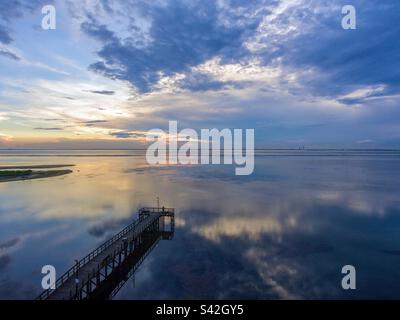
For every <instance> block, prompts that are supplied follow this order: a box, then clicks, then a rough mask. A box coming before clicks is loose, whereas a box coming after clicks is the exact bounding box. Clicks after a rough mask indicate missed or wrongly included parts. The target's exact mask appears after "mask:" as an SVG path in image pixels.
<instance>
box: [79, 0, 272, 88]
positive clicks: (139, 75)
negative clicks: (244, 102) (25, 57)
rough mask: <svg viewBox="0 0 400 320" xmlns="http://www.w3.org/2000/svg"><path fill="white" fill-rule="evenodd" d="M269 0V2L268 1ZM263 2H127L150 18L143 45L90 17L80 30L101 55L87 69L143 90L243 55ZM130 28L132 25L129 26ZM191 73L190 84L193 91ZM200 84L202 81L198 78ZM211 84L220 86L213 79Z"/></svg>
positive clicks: (130, 6)
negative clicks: (97, 44) (98, 47)
mask: <svg viewBox="0 0 400 320" xmlns="http://www.w3.org/2000/svg"><path fill="white" fill-rule="evenodd" d="M270 3H271V1H270ZM264 6H265V2H263V1H259V2H250V3H249V2H246V6H245V2H243V3H241V2H240V1H234V2H232V3H230V6H229V7H224V6H219V5H218V4H217V3H214V2H204V1H190V2H189V1H171V2H168V3H166V4H165V5H158V4H144V3H141V2H135V1H131V2H128V3H127V4H126V10H134V11H136V12H140V13H141V14H142V15H143V16H144V17H146V18H147V19H149V20H151V21H152V25H151V28H150V30H149V33H148V37H149V38H150V39H151V41H150V42H149V43H148V44H146V45H144V46H143V43H142V42H140V43H136V42H135V41H132V40H131V39H130V38H123V39H122V38H120V37H119V35H118V34H115V33H114V32H113V31H111V30H110V29H109V28H108V27H107V26H106V25H104V24H102V23H101V22H98V21H97V20H96V19H95V18H94V17H93V16H92V15H89V16H88V20H87V21H86V22H84V23H82V26H81V28H82V31H84V32H86V33H87V34H88V35H90V36H92V37H94V38H96V39H97V40H99V41H100V42H101V43H103V47H102V49H101V50H100V51H99V52H98V55H99V57H100V58H101V59H102V60H101V61H98V62H96V63H93V64H92V65H91V66H90V68H91V70H94V71H96V72H99V73H102V74H104V75H106V76H108V77H110V78H113V79H122V80H128V81H130V82H131V83H132V84H133V85H134V86H135V87H136V88H137V89H138V90H139V91H141V92H148V91H150V90H151V88H152V86H154V85H155V84H156V83H157V82H158V81H159V80H160V79H161V78H162V77H164V76H172V75H174V74H177V73H190V68H191V67H193V66H197V65H199V64H201V63H203V62H205V61H207V60H208V59H211V58H213V57H215V56H220V57H222V58H224V59H226V60H227V61H230V60H231V59H232V58H238V57H240V56H241V55H243V54H244V51H243V50H244V48H243V47H242V44H243V41H244V40H245V39H246V37H247V36H248V34H249V33H251V32H254V31H255V30H256V28H257V25H258V23H259V22H260V21H261V18H262V13H263V12H265V11H267V8H268V6H267V7H264ZM133 28H134V27H133ZM196 79H197V78H196V77H192V78H191V81H190V82H191V83H190V85H189V86H190V88H191V89H196V85H195V80H196ZM199 80H200V87H204V86H205V84H204V81H203V80H204V79H203V78H200V79H199ZM210 86H212V87H217V88H220V87H221V85H219V84H218V83H217V82H211V83H210Z"/></svg>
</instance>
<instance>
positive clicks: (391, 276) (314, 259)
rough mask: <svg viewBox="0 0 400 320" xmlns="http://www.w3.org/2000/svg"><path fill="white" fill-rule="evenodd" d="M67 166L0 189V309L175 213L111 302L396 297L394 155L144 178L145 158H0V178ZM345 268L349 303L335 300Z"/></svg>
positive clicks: (331, 153)
mask: <svg viewBox="0 0 400 320" xmlns="http://www.w3.org/2000/svg"><path fill="white" fill-rule="evenodd" d="M57 164H75V166H74V167H72V168H71V170H73V173H71V174H68V175H65V176H59V177H51V178H48V179H39V180H31V181H15V182H7V183H2V184H0V298H2V299H31V298H34V297H35V296H36V295H37V294H39V293H40V292H41V285H40V283H41V277H42V275H41V273H40V271H41V268H42V266H43V265H46V264H51V265H54V266H55V267H56V270H57V272H58V275H61V274H62V273H63V272H64V271H65V270H67V269H68V268H69V267H70V266H72V264H73V261H74V259H79V258H81V257H83V256H85V255H86V254H87V253H88V252H90V251H91V250H92V249H94V248H95V247H96V246H98V245H99V244H101V243H102V242H103V241H105V240H106V239H107V238H109V237H111V236H112V235H113V234H115V233H117V232H118V231H119V230H120V229H122V228H123V227H124V226H125V225H127V224H129V223H130V222H131V221H133V219H136V218H137V215H136V212H137V209H138V208H140V207H143V206H154V205H155V204H156V201H157V200H156V198H157V196H158V197H159V198H160V202H161V204H162V205H165V206H166V207H173V208H175V210H176V229H175V237H174V239H173V240H170V241H161V242H160V243H159V244H158V245H157V247H156V248H155V249H154V250H153V251H152V252H151V254H150V255H149V256H148V257H147V258H146V260H145V261H144V263H143V264H142V266H141V267H140V268H139V271H138V272H137V273H136V274H135V276H134V278H132V279H130V281H128V283H127V284H126V285H125V286H124V287H123V288H122V290H121V291H120V292H119V293H118V295H117V296H116V299H180V298H204V299H205V298H209V299H214V298H227V299H228V298H243V299H245V298H259V299H264V298H266V299H268V298H273V299H287V298H305V299H311V298H319V299H329V298H348V299H352V298H400V198H399V194H400V184H399V177H400V153H399V152H398V151H390V150H387V151H367V150H363V151H360V150H353V151H343V150H341V151H339V150H326V151H318V150H314V151H312V150H286V151H279V150H269V151H265V150H264V151H257V153H256V157H255V171H254V173H253V175H250V176H235V174H234V166H225V165H220V166H218V165H206V166H205V165H198V166H160V167H152V166H148V165H147V163H146V161H145V159H144V155H143V151H128V150H115V151H108V150H89V151H82V150H79V151H78V150H74V151H68V150H59V151H46V150H43V151H37V150H24V151H18V152H16V151H1V152H0V166H6V165H19V166H23V165H57ZM347 264H350V265H354V266H355V268H356V270H357V290H347V291H345V290H343V289H342V288H341V279H342V276H343V275H342V274H341V269H342V266H344V265H347Z"/></svg>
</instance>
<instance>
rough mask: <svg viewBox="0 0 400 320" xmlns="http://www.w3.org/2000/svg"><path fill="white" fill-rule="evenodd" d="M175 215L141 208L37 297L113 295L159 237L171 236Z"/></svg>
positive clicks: (69, 297)
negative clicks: (129, 222)
mask: <svg viewBox="0 0 400 320" xmlns="http://www.w3.org/2000/svg"><path fill="white" fill-rule="evenodd" d="M174 218H175V214H174V209H171V208H142V209H140V211H139V219H138V220H137V221H135V222H133V223H132V224H130V225H129V226H127V227H126V228H125V229H124V230H122V231H121V232H119V233H118V234H116V235H115V236H114V237H112V238H111V239H109V240H108V241H106V242H105V243H103V244H102V245H101V246H100V247H98V248H97V249H95V250H94V251H92V252H91V253H89V254H88V255H87V256H86V257H85V258H83V259H81V260H80V261H77V263H76V264H75V265H74V266H73V267H72V268H71V269H69V270H68V271H67V272H66V273H64V274H63V275H62V276H61V277H60V278H59V279H58V280H57V281H56V288H55V289H48V290H45V291H44V292H43V293H42V294H41V295H40V296H39V297H37V299H38V300H46V299H49V300H82V299H108V298H112V297H114V296H115V295H116V294H117V293H118V291H119V290H120V289H121V288H122V286H123V285H124V284H125V283H126V281H127V280H128V279H129V278H130V277H131V276H132V275H133V274H134V273H135V271H136V270H137V268H138V267H139V266H140V264H141V263H142V262H143V260H144V259H145V258H146V257H147V255H148V254H149V253H150V252H151V250H152V249H153V248H154V247H155V246H156V245H157V243H158V242H159V241H160V240H161V239H168V240H169V239H172V237H173V235H174V229H175V222H174V221H175V220H174ZM166 220H169V221H166ZM166 222H167V223H166ZM168 222H169V224H168Z"/></svg>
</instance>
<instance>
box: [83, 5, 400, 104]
mask: <svg viewBox="0 0 400 320" xmlns="http://www.w3.org/2000/svg"><path fill="white" fill-rule="evenodd" d="M101 3H102V5H103V8H104V10H105V11H106V12H110V13H112V12H114V11H113V10H112V8H111V5H110V4H111V3H110V2H108V1H102V2H101ZM276 4H277V1H265V2H252V1H250V2H249V1H246V2H244V1H228V2H227V5H226V6H224V7H222V8H221V7H217V4H216V3H214V2H204V1H195V2H190V3H189V2H185V1H172V2H168V3H167V4H166V5H165V6H157V5H154V4H144V3H142V2H135V1H129V2H128V4H127V7H126V8H131V9H132V10H133V9H135V10H136V12H140V13H141V15H142V16H143V17H145V18H148V19H149V20H150V21H151V22H152V25H151V28H150V30H149V35H148V36H149V38H150V39H151V41H150V42H149V43H148V44H147V45H144V46H138V45H137V44H136V43H135V42H134V41H125V40H127V39H123V38H120V35H119V34H116V33H114V32H113V31H111V30H110V29H109V28H108V27H107V26H106V25H105V24H103V23H101V22H99V21H97V20H96V19H95V18H94V17H92V16H90V15H88V16H87V21H85V22H84V23H82V25H81V29H82V30H83V31H84V32H85V33H86V34H88V35H89V36H91V37H93V38H96V39H97V40H99V41H100V42H101V43H102V45H103V46H102V48H101V49H100V50H99V51H98V56H99V57H100V60H99V61H97V62H95V63H93V64H91V65H90V69H91V70H93V71H95V72H98V73H101V74H103V75H105V76H107V77H110V78H112V79H122V80H127V81H129V82H131V83H132V84H133V85H134V86H135V87H136V88H137V89H138V90H139V91H141V92H148V91H151V90H152V89H153V86H154V84H155V83H156V82H157V81H158V80H159V79H160V77H162V76H163V75H167V76H168V75H174V74H176V73H184V74H185V75H186V78H185V79H184V80H183V81H182V82H181V83H180V84H181V86H182V87H183V88H186V89H189V90H191V91H198V90H200V91H205V90H219V89H222V88H224V87H226V86H229V85H232V83H224V82H220V81H218V80H215V79H212V78H210V77H208V76H206V75H201V74H200V75H199V74H192V71H191V67H194V66H197V65H199V64H201V63H203V62H204V61H206V60H208V59H210V58H214V57H219V58H220V59H221V63H222V64H224V63H227V62H241V61H246V60H247V59H250V58H252V57H256V58H259V59H261V60H262V61H263V64H264V65H270V64H272V63H274V62H276V61H277V59H278V60H279V61H281V62H282V63H283V66H284V67H286V68H287V69H288V70H291V71H294V72H296V71H298V70H313V71H314V72H313V73H312V78H308V77H307V76H300V78H299V81H300V82H302V83H303V84H304V87H306V88H307V90H311V91H312V93H313V94H315V95H317V96H328V97H334V98H337V97H338V96H340V95H344V94H346V93H349V92H352V91H354V90H356V89H358V88H360V87H363V86H374V85H384V86H385V92H386V93H385V94H382V95H391V94H396V93H398V92H400V68H398V67H397V66H398V61H399V58H400V45H399V44H398V43H399V42H398V35H399V34H400V25H399V24H398V17H399V16H400V6H399V5H398V1H395V0H388V1H385V3H384V4H379V5H376V4H375V3H372V2H370V1H366V0H355V1H353V3H352V5H354V6H355V7H356V10H357V29H356V30H344V29H342V27H341V19H342V17H343V15H342V13H341V8H342V6H343V3H342V2H341V1H333V2H331V3H330V4H329V7H328V6H327V5H326V4H321V2H320V1H315V0H313V1H310V2H305V3H304V4H300V5H298V6H293V7H292V8H289V9H287V10H286V11H284V13H282V14H281V15H279V16H278V17H277V18H276V19H274V20H272V21H271V24H274V26H273V27H274V28H276V29H277V30H282V31H285V30H287V28H288V26H289V25H291V24H292V20H293V19H295V20H296V21H297V22H299V23H300V25H299V28H298V30H297V31H294V32H293V33H289V34H288V33H286V32H276V33H271V34H268V36H267V37H265V39H264V40H263V45H264V48H265V49H261V50H255V51H252V52H250V51H248V50H247V49H246V48H245V46H243V44H244V43H245V42H246V41H248V40H249V39H251V38H252V37H253V36H254V35H255V34H256V31H257V27H258V26H259V24H260V22H261V21H262V18H263V17H264V16H266V15H268V14H270V13H271V11H270V9H271V8H272V7H273V6H275V5H276ZM327 8H328V9H329V10H328V9H327ZM260 9H261V10H260ZM316 9H318V10H316ZM250 12H251V13H252V15H251V14H248V13H250ZM321 12H323V14H322V13H321ZM132 19H133V18H132ZM233 21H236V22H237V23H234V22H233ZM132 28H134V27H132ZM267 29H268V27H267ZM271 29H273V28H271ZM340 102H342V103H344V104H355V103H360V102H363V100H360V101H353V100H349V99H343V100H341V101H340Z"/></svg>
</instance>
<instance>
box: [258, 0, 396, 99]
mask: <svg viewBox="0 0 400 320" xmlns="http://www.w3.org/2000/svg"><path fill="white" fill-rule="evenodd" d="M313 3H314V4H315V6H320V2H319V1H314V2H313ZM334 3H335V4H337V9H333V10H331V11H329V14H328V15H327V16H321V17H315V13H314V12H313V11H312V7H313V6H312V3H310V7H309V10H303V11H297V12H295V11H293V12H289V13H288V14H290V13H292V14H293V15H298V18H299V19H302V21H303V23H304V24H305V25H307V23H308V21H309V23H310V24H311V25H312V28H311V30H310V31H309V32H305V33H303V34H300V35H299V36H297V37H294V38H293V39H290V38H289V40H287V39H278V40H280V41H279V42H278V45H277V46H276V48H275V50H274V51H269V50H268V49H267V50H265V51H264V52H262V56H263V59H264V63H265V64H268V63H270V61H271V60H272V59H274V58H278V57H279V58H282V59H283V62H284V64H285V65H286V66H288V67H291V68H295V69H299V68H301V69H311V68H312V69H314V70H316V71H317V74H315V73H314V74H313V76H312V77H313V78H312V79H303V80H305V82H306V83H307V85H309V86H310V87H311V88H312V89H313V91H314V93H315V94H317V95H324V96H337V95H341V94H345V93H348V92H350V91H352V90H354V89H357V88H358V87H363V86H374V85H385V86H386V87H387V90H388V93H395V92H397V93H398V92H400V68H399V67H398V66H399V59H400V45H399V41H398V37H399V34H400V25H399V23H398V19H399V16H400V6H399V4H398V1H395V0H390V1H385V3H384V4H379V5H377V4H376V3H374V2H371V1H366V0H356V1H353V2H352V5H354V7H355V8H356V13H357V29H355V30H344V29H342V27H341V18H342V16H343V15H342V14H341V11H340V9H341V5H343V3H342V2H341V1H335V2H334ZM301 15H303V17H302V16H301ZM282 23H284V22H283V21H282ZM266 41H268V40H266ZM353 102H354V101H350V100H344V101H343V103H348V104H352V103H353Z"/></svg>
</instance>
